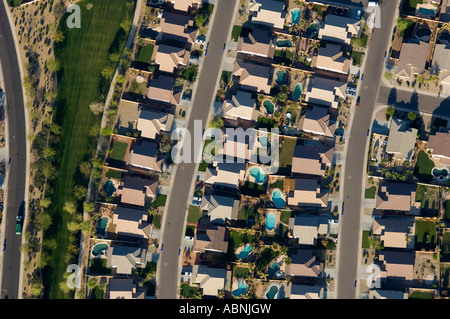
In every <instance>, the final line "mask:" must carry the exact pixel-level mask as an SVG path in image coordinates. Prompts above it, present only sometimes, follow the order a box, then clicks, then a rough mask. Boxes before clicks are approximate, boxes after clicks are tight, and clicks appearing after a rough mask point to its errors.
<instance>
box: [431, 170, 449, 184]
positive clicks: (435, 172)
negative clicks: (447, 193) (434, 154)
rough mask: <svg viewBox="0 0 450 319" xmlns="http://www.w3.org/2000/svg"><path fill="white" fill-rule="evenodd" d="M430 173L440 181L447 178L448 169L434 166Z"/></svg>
mask: <svg viewBox="0 0 450 319" xmlns="http://www.w3.org/2000/svg"><path fill="white" fill-rule="evenodd" d="M432 174H433V176H434V177H436V178H437V179H438V180H439V181H441V182H443V181H445V180H447V178H448V171H447V169H445V168H443V169H438V168H436V167H435V168H433V171H432Z"/></svg>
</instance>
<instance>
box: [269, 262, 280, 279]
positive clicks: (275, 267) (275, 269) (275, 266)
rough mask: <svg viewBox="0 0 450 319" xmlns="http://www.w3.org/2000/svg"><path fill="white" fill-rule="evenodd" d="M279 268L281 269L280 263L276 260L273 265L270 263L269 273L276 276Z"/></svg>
mask: <svg viewBox="0 0 450 319" xmlns="http://www.w3.org/2000/svg"><path fill="white" fill-rule="evenodd" d="M278 270H280V265H279V264H278V262H276V261H274V262H273V263H272V265H270V267H269V269H268V273H269V276H270V277H275V275H276V274H277V272H278Z"/></svg>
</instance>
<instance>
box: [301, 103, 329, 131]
mask: <svg viewBox="0 0 450 319" xmlns="http://www.w3.org/2000/svg"><path fill="white" fill-rule="evenodd" d="M298 129H299V130H300V131H301V132H303V133H309V134H314V135H320V136H324V137H329V138H333V137H334V132H335V130H336V122H335V121H331V120H330V114H329V113H328V109H326V108H325V107H320V106H313V107H312V108H310V109H308V110H306V112H305V113H304V114H303V115H302V116H301V117H300V120H299V121H298Z"/></svg>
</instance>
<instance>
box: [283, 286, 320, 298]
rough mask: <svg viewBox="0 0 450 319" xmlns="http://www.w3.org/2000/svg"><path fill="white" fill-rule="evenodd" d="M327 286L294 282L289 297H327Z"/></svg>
mask: <svg viewBox="0 0 450 319" xmlns="http://www.w3.org/2000/svg"><path fill="white" fill-rule="evenodd" d="M325 291H326V287H324V286H310V285H300V284H292V285H291V293H290V297H289V299H325Z"/></svg>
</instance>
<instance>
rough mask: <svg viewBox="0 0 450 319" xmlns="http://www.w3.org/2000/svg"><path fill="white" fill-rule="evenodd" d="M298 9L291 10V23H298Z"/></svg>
mask: <svg viewBox="0 0 450 319" xmlns="http://www.w3.org/2000/svg"><path fill="white" fill-rule="evenodd" d="M300 13H301V11H300V9H298V8H296V9H292V10H291V16H292V23H298V22H299V21H300Z"/></svg>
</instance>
